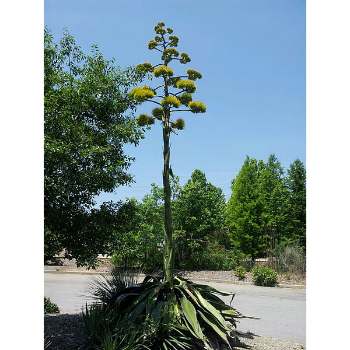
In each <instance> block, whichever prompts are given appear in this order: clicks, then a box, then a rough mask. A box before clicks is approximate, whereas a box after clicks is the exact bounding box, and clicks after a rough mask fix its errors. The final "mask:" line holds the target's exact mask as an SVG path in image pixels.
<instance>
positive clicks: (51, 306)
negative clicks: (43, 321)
mask: <svg viewBox="0 0 350 350" xmlns="http://www.w3.org/2000/svg"><path fill="white" fill-rule="evenodd" d="M59 312H60V309H59V308H58V306H57V305H56V304H55V303H53V302H52V301H51V300H50V298H46V297H44V313H45V314H58V313H59Z"/></svg>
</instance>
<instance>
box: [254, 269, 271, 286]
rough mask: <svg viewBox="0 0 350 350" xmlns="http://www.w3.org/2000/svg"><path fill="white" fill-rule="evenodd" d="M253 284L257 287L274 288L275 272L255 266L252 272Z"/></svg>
mask: <svg viewBox="0 0 350 350" xmlns="http://www.w3.org/2000/svg"><path fill="white" fill-rule="evenodd" d="M252 275H253V282H254V284H255V285H257V286H264V287H274V286H275V285H276V284H277V272H276V271H275V270H273V269H271V268H270V267H267V266H256V267H254V268H253V270H252Z"/></svg>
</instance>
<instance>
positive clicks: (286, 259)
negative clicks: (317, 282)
mask: <svg viewBox="0 0 350 350" xmlns="http://www.w3.org/2000/svg"><path fill="white" fill-rule="evenodd" d="M274 253H275V254H274V255H275V260H276V269H277V271H279V272H287V273H292V274H299V275H303V274H304V273H305V253H304V250H303V248H302V247H299V246H298V245H296V244H281V245H279V246H277V248H276V249H275V252H274Z"/></svg>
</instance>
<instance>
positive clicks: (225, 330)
mask: <svg viewBox="0 0 350 350" xmlns="http://www.w3.org/2000/svg"><path fill="white" fill-rule="evenodd" d="M93 295H94V296H95V298H97V301H98V302H99V304H95V305H94V306H93V307H92V308H91V310H90V311H89V310H88V309H87V310H86V313H85V318H87V316H88V318H89V319H90V320H93V321H94V323H95V324H97V325H98V326H96V325H95V326H92V327H91V325H90V327H87V328H90V336H91V335H92V337H95V339H96V341H95V343H99V344H101V343H102V341H103V339H101V338H99V337H100V336H101V335H106V336H105V337H104V338H105V339H106V337H107V335H108V337H109V338H108V342H109V344H116V342H118V341H119V343H118V347H116V348H118V349H121V348H122V347H121V344H122V342H121V339H122V337H121V334H127V336H128V337H129V338H130V337H131V334H133V340H134V342H135V344H138V346H144V347H145V348H149V349H164V350H170V349H208V350H211V349H232V347H233V346H237V344H238V343H239V342H238V333H237V332H236V322H237V319H238V318H241V317H242V315H241V314H240V313H239V312H238V311H237V310H235V309H234V308H232V307H231V306H230V305H227V304H225V302H223V301H222V300H221V299H220V297H219V296H232V299H233V296H234V295H233V294H231V293H225V292H221V291H218V290H216V289H214V288H212V287H210V286H207V285H201V284H195V283H193V282H191V281H189V280H186V279H184V278H182V277H179V276H175V277H174V280H173V286H172V287H170V285H169V283H168V282H166V281H165V279H164V277H163V276H146V277H145V278H144V280H143V281H142V282H141V283H136V281H135V279H133V278H128V277H127V276H126V274H123V273H121V272H120V271H113V272H112V276H111V277H110V278H104V279H103V280H100V281H99V283H97V284H95V290H94V291H93ZM232 299H231V302H232ZM96 310H98V311H96ZM96 314H98V317H100V320H98V321H97V322H96V319H98V317H96ZM90 323H91V322H90ZM149 324H152V331H149ZM133 325H138V326H139V333H141V334H142V336H141V335H140V334H136V335H135V330H134V329H133V328H134V327H133ZM147 329H148V330H147ZM123 332H124V333H123ZM111 334H112V336H110V335H111ZM113 334H114V336H113ZM118 339H119V340H118ZM134 346H135V349H136V348H137V347H136V345H134ZM125 349H127V348H125Z"/></svg>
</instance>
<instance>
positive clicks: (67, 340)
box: [44, 314, 305, 350]
mask: <svg viewBox="0 0 350 350" xmlns="http://www.w3.org/2000/svg"><path fill="white" fill-rule="evenodd" d="M44 323H45V327H44V329H45V331H44V335H45V339H46V340H48V341H49V342H50V346H49V347H48V348H47V349H48V350H86V349H87V347H86V345H85V344H86V336H85V334H84V326H83V320H82V318H81V315H79V314H73V315H70V314H57V315H45V317H44ZM242 341H243V343H244V344H246V345H247V346H248V347H247V348H248V349H251V350H303V349H305V348H304V347H303V346H302V345H301V344H297V343H293V342H289V341H285V340H281V339H275V338H270V337H259V336H255V337H254V338H253V339H249V338H244V339H243V338H242Z"/></svg>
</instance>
